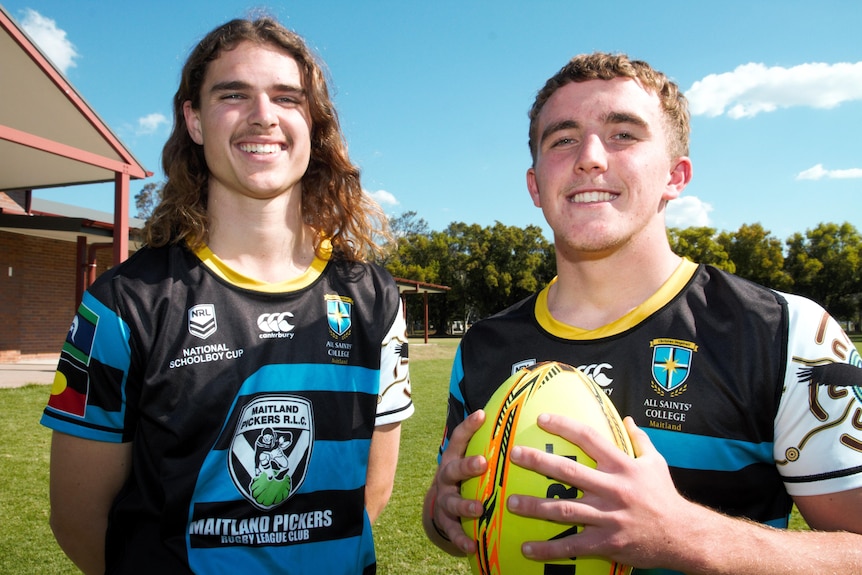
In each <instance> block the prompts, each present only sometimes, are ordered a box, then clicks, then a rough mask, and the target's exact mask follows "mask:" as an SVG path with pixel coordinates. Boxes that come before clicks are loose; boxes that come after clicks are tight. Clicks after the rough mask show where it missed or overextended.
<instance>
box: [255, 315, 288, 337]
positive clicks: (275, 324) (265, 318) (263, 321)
mask: <svg viewBox="0 0 862 575" xmlns="http://www.w3.org/2000/svg"><path fill="white" fill-rule="evenodd" d="M292 317H293V314H292V313H290V312H289V311H282V312H275V313H262V314H260V316H259V317H258V318H257V327H259V328H260V331H263V332H266V333H287V332H289V331H293V328H294V325H293V324H291V323H290V322H289V321H287V318H292Z"/></svg>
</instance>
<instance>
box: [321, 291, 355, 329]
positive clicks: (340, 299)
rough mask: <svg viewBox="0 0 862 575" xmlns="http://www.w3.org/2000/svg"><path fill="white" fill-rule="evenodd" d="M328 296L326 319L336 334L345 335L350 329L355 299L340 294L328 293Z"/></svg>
mask: <svg viewBox="0 0 862 575" xmlns="http://www.w3.org/2000/svg"><path fill="white" fill-rule="evenodd" d="M325 297H326V320H327V322H329V329H330V330H331V331H332V333H334V334H335V335H336V336H339V337H341V336H343V335H344V334H346V333H347V332H348V331H350V326H351V325H352V320H351V318H350V314H351V312H352V311H353V300H352V299H350V298H349V297H344V296H339V295H327V296H325Z"/></svg>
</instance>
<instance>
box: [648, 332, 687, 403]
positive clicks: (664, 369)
mask: <svg viewBox="0 0 862 575" xmlns="http://www.w3.org/2000/svg"><path fill="white" fill-rule="evenodd" d="M650 347H652V348H653V351H652V380H653V381H652V384H653V390H655V391H656V393H658V394H659V395H664V394H665V393H670V394H671V396H676V395H679V394H681V393H682V392H684V391H685V385H684V384H685V381H686V380H687V379H688V374H689V373H690V372H691V361H692V358H693V357H694V354H695V353H697V344H694V343H692V342H690V341H681V340H676V339H666V338H663V339H655V340H653V341H651V342H650Z"/></svg>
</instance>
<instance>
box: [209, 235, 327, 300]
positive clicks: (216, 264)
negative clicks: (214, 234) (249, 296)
mask: <svg viewBox="0 0 862 575" xmlns="http://www.w3.org/2000/svg"><path fill="white" fill-rule="evenodd" d="M317 251H318V253H317V254H316V255H315V257H314V260H313V261H312V262H311V265H310V266H308V269H307V270H305V272H304V273H303V274H302V275H300V276H298V277H295V278H293V279H290V280H287V281H283V282H277V283H267V282H262V281H260V280H256V279H254V278H250V277H248V276H245V275H243V274H241V273H239V272H238V271H236V270H234V269H233V268H231V267H230V266H228V265H227V264H226V263H225V262H223V261H222V260H221V259H220V258H219V257H218V256H217V255H215V254H214V253H213V252H212V250H210V249H209V247H207V246H203V247H202V248H200V249H198V250H197V251H196V252H195V255H196V256H197V257H198V258H200V260H201V261H202V262H203V264H204V265H205V266H207V267H208V268H209V269H210V270H211V271H212V272H213V273H214V274H216V275H217V276H219V277H220V278H222V279H223V280H225V281H226V282H229V283H231V284H233V285H235V286H237V287H240V288H244V289H249V290H253V291H259V292H266V293H284V292H291V291H296V290H299V289H302V288H304V287H307V286H309V285H311V284H312V283H314V281H315V280H316V279H317V278H318V277H320V274H321V273H323V269H324V268H325V267H326V264H327V263H329V259H330V258H331V257H332V245H331V244H330V243H329V240H323V241H322V242H321V244H320V248H319V249H318V250H317Z"/></svg>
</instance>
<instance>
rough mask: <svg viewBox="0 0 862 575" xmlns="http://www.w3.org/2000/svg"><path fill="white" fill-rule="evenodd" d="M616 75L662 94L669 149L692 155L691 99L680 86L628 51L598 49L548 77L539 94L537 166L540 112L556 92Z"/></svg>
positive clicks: (533, 139) (534, 113) (533, 144)
mask: <svg viewBox="0 0 862 575" xmlns="http://www.w3.org/2000/svg"><path fill="white" fill-rule="evenodd" d="M614 78H631V79H633V80H635V81H637V82H638V83H639V84H640V85H641V86H642V87H643V88H644V89H645V90H648V91H651V92H653V93H655V94H656V95H657V96H658V98H659V102H660V103H661V108H662V111H663V112H664V118H665V122H666V124H667V126H668V128H669V130H668V132H669V141H668V152H669V153H670V155H671V156H672V157H679V156H687V155H688V139H689V134H690V132H691V128H690V125H689V113H688V100H686V97H685V95H684V94H683V93H682V92H681V91H680V90H679V86H677V85H676V84H675V83H674V82H672V81H671V80H670V79H669V78H668V77H667V76H665V75H664V74H663V73H661V72H659V71H658V70H655V69H653V68H652V66H650V65H649V64H647V63H646V62H643V61H641V60H631V59H629V57H628V56H626V55H625V54H607V53H604V52H595V53H593V54H581V55H578V56H575V57H574V58H572V59H571V60H569V62H568V63H567V64H566V65H565V66H563V67H562V68H561V69H560V71H559V72H557V73H556V74H554V75H553V76H551V77H550V78H549V79H548V81H547V82H546V83H545V85H544V87H542V89H541V90H539V92H538V93H537V94H536V100H535V101H534V102H533V106H532V108H530V112H529V114H528V115H529V118H530V139H529V146H530V155H531V156H532V158H533V164H534V165H535V163H536V155H537V153H538V146H539V142H538V133H537V131H538V129H539V128H538V118H539V114H540V113H541V112H542V108H543V107H544V106H545V104H546V103H547V101H548V99H549V98H550V97H551V96H553V94H554V92H556V91H557V90H558V89H559V88H562V87H563V86H565V85H566V84H568V83H570V82H586V81H588V80H613V79H614Z"/></svg>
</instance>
